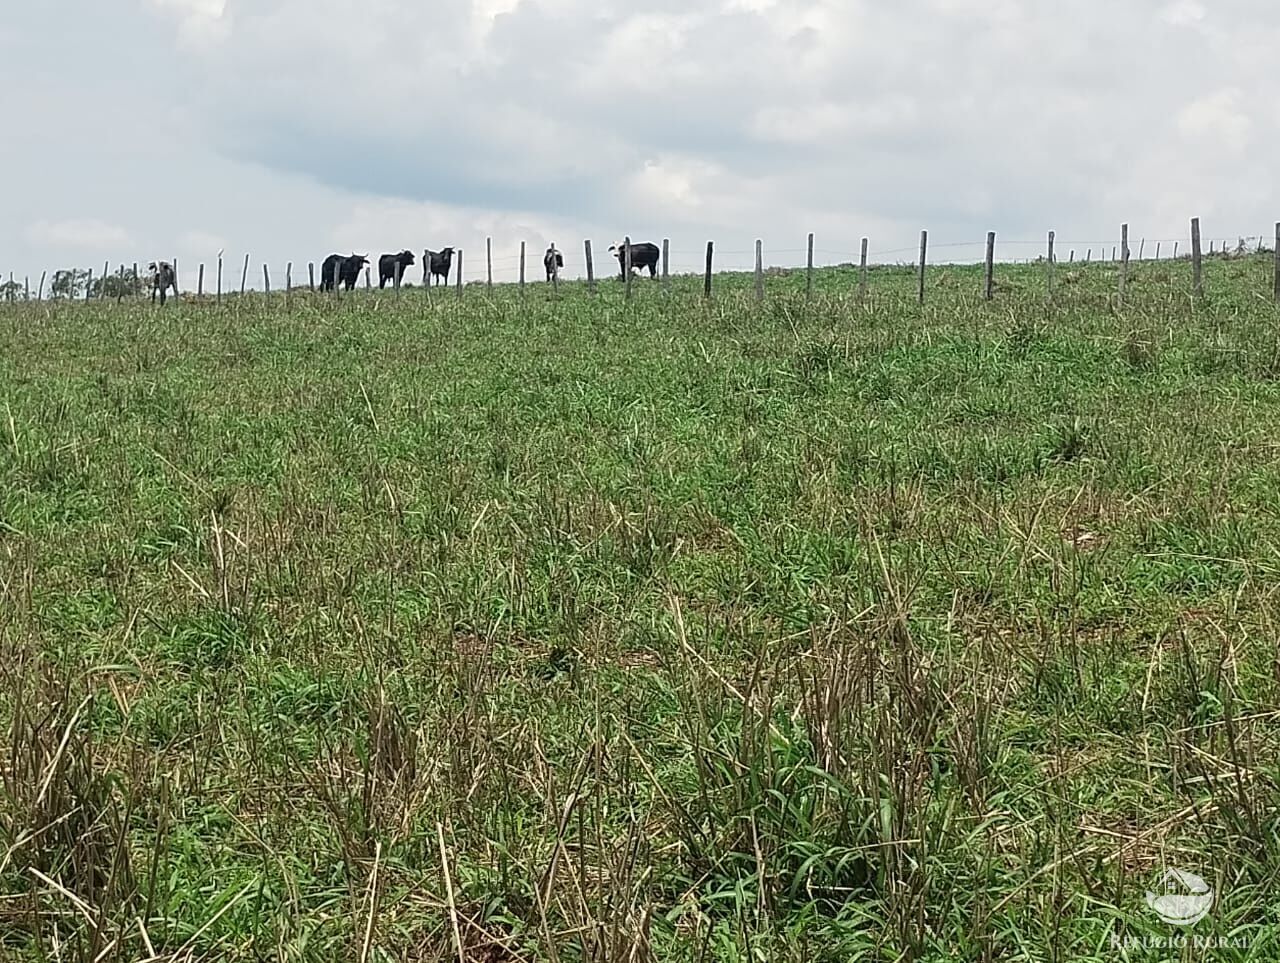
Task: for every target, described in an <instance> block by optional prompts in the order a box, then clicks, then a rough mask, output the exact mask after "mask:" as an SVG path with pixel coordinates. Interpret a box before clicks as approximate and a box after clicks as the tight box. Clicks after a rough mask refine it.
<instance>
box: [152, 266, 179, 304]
mask: <svg viewBox="0 0 1280 963" xmlns="http://www.w3.org/2000/svg"><path fill="white" fill-rule="evenodd" d="M147 275H148V277H149V279H150V281H151V303H152V304H155V303H156V293H157V292H159V294H160V303H161V304H164V302H165V297H166V296H167V295H168V293H169V289H170V288H173V296H174V297H175V298H176V297H177V296H178V276H177V274H175V273H174V270H173V265H172V264H170V263H169V262H168V261H152V262H151V263H150V264H148V265H147Z"/></svg>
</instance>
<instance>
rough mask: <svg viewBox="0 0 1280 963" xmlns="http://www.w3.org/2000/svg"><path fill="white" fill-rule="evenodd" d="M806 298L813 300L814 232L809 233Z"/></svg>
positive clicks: (805, 281) (805, 282)
mask: <svg viewBox="0 0 1280 963" xmlns="http://www.w3.org/2000/svg"><path fill="white" fill-rule="evenodd" d="M804 296H805V300H812V299H813V232H812V231H810V232H809V244H808V255H807V257H806V259H805V267H804Z"/></svg>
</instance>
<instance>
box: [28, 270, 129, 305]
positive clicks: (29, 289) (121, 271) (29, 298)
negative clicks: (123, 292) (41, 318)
mask: <svg viewBox="0 0 1280 963" xmlns="http://www.w3.org/2000/svg"><path fill="white" fill-rule="evenodd" d="M120 273H121V274H123V273H124V267H123V266H121V268H120ZM121 287H122V288H123V285H121ZM22 300H24V301H30V300H31V275H30V274H28V275H27V276H26V277H24V278H23V279H22Z"/></svg>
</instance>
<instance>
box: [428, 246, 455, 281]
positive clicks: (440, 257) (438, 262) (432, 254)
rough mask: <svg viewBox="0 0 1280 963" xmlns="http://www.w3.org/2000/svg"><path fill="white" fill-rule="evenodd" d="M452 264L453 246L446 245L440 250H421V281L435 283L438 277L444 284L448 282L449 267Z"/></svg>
mask: <svg viewBox="0 0 1280 963" xmlns="http://www.w3.org/2000/svg"><path fill="white" fill-rule="evenodd" d="M452 266H453V248H451V247H446V248H444V249H443V250H440V251H431V250H427V251H423V252H422V281H423V283H424V284H433V283H435V279H436V278H440V279H441V280H442V281H443V282H444V283H445V284H446V285H447V284H448V283H449V269H450V268H451V267H452Z"/></svg>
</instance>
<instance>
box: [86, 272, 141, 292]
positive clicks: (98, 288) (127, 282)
mask: <svg viewBox="0 0 1280 963" xmlns="http://www.w3.org/2000/svg"><path fill="white" fill-rule="evenodd" d="M142 292H143V284H142V278H141V277H134V276H133V272H132V271H124V272H117V273H115V274H108V275H107V276H106V277H105V278H102V277H99V278H94V279H93V286H92V287H91V288H90V289H89V296H90V297H94V298H131V297H136V296H137V295H140V294H142Z"/></svg>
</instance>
